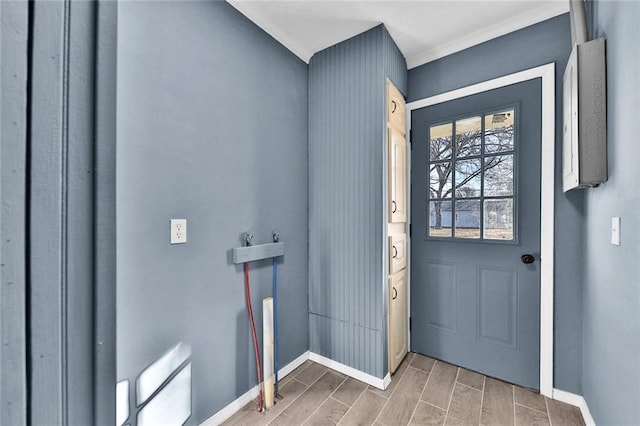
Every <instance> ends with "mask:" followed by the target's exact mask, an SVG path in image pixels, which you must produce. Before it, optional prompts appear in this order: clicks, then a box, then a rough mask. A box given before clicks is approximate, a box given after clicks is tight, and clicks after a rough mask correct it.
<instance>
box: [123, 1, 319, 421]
mask: <svg viewBox="0 0 640 426" xmlns="http://www.w3.org/2000/svg"><path fill="white" fill-rule="evenodd" d="M118 39H119V42H118V109H117V111H118V113H117V120H118V129H117V131H118V134H117V237H118V241H117V249H118V258H117V262H118V285H117V351H118V354H117V361H118V380H122V379H124V378H129V379H130V380H133V379H135V377H136V375H137V374H139V373H140V371H141V370H142V369H144V368H145V367H146V366H147V365H148V364H149V363H151V362H152V361H154V360H155V359H157V358H158V357H160V356H161V355H162V354H163V353H164V351H166V350H167V349H168V348H169V347H171V346H172V345H174V344H175V343H177V342H178V341H185V342H189V343H191V345H192V351H193V398H194V399H193V408H194V416H193V418H192V422H198V423H200V422H202V421H203V420H205V419H206V418H207V417H209V416H211V415H212V414H213V413H215V412H217V411H218V410H220V409H221V408H223V407H224V406H225V405H227V404H228V403H230V402H231V401H233V400H235V399H236V398H237V397H238V396H240V395H242V394H243V393H245V392H246V391H247V390H249V389H250V388H251V387H253V386H254V385H255V384H256V383H257V380H256V373H255V363H254V358H253V357H254V355H253V348H252V344H251V340H250V334H249V325H248V319H247V311H246V305H245V298H244V291H243V274H242V269H241V267H239V266H235V265H233V264H231V261H230V250H231V248H233V247H237V246H240V245H241V241H240V234H241V233H242V232H245V231H249V230H250V231H252V232H253V234H254V235H255V237H254V243H255V244H259V243H264V242H270V240H271V232H272V229H274V228H277V229H279V231H280V234H281V237H282V241H284V244H285V255H284V258H283V260H281V261H280V265H279V269H278V273H279V290H280V292H279V296H280V300H279V321H280V323H279V332H280V366H284V365H286V364H287V363H289V362H290V361H292V360H293V359H294V358H296V357H297V356H299V355H301V354H302V353H304V352H305V351H307V350H308V349H309V323H308V321H309V320H308V318H309V317H308V297H307V289H308V287H307V278H308V276H307V271H308V266H307V244H308V238H307V231H308V197H307V191H308V188H307V170H308V167H307V128H308V123H307V65H306V64H305V63H303V62H302V61H300V60H299V59H298V58H296V57H295V56H294V55H293V54H292V53H290V52H289V51H288V50H286V49H285V48H284V47H283V46H281V45H280V44H279V43H277V42H276V41H275V40H273V39H272V38H271V37H269V36H268V35H267V34H266V33H264V32H263V31H262V30H260V29H259V28H258V27H257V26H255V25H254V24H253V23H251V22H250V21H249V20H248V19H246V18H245V17H244V16H242V15H241V14H240V13H238V12H237V11H236V10H235V9H233V8H232V7H231V6H229V5H228V4H227V3H225V2H217V1H212V2H121V3H120V7H119V23H118ZM171 218H187V219H188V241H189V242H188V243H187V244H184V245H175V246H171V245H169V219H171ZM271 273H272V267H271V262H270V261H264V262H258V263H253V264H252V265H251V288H252V293H253V294H252V296H253V299H254V312H255V315H256V318H257V320H258V321H257V322H258V323H261V320H260V319H261V318H262V303H261V300H262V299H263V298H264V297H268V296H271ZM258 325H259V324H258ZM258 333H261V327H260V326H258ZM259 341H260V342H262V338H261V337H260V338H259Z"/></svg>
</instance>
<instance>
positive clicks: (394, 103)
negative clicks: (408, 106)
mask: <svg viewBox="0 0 640 426" xmlns="http://www.w3.org/2000/svg"><path fill="white" fill-rule="evenodd" d="M391 105H392V108H391V114H393V113H394V112H396V108H397V107H398V104H396V101H391Z"/></svg>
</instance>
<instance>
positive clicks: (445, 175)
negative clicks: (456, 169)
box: [429, 163, 451, 198]
mask: <svg viewBox="0 0 640 426" xmlns="http://www.w3.org/2000/svg"><path fill="white" fill-rule="evenodd" d="M429 167H430V172H429V198H451V163H437V164H431V165H430V166H429Z"/></svg>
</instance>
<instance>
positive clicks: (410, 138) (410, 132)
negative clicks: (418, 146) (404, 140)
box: [409, 129, 413, 150]
mask: <svg viewBox="0 0 640 426" xmlns="http://www.w3.org/2000/svg"><path fill="white" fill-rule="evenodd" d="M409 149H410V150H413V129H409Z"/></svg>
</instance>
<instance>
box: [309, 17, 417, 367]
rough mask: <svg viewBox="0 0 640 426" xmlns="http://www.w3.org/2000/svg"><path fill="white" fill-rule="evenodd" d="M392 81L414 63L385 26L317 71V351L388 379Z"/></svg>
mask: <svg viewBox="0 0 640 426" xmlns="http://www.w3.org/2000/svg"><path fill="white" fill-rule="evenodd" d="M386 77H389V78H390V79H391V80H392V81H393V82H394V83H395V84H396V85H398V87H399V89H400V90H402V91H406V63H405V61H404V58H403V57H402V55H401V54H400V52H399V51H398V50H397V47H396V46H395V44H394V43H393V40H391V37H389V35H388V33H387V31H386V29H385V28H384V27H383V26H382V25H380V26H377V27H375V28H373V29H371V30H369V31H366V32H364V33H362V34H360V35H358V36H355V37H353V38H351V39H349V40H346V41H344V42H342V43H339V44H337V45H335V46H332V47H330V48H328V49H325V50H323V51H321V52H318V53H316V54H315V55H314V56H313V57H312V58H311V62H310V64H309V309H310V314H309V324H310V349H311V351H312V352H315V353H318V354H320V355H322V356H325V357H327V358H330V359H333V360H335V361H338V362H340V363H343V364H346V365H348V366H350V367H353V368H355V369H357V370H360V371H363V372H365V373H368V374H371V375H373V376H376V377H379V378H382V377H384V375H385V374H386V373H387V348H386V320H385V308H386V306H385V302H386V300H387V299H386V297H385V295H386V279H385V278H386V276H383V275H386V273H383V272H384V267H383V265H384V258H385V257H384V256H385V255H384V253H385V250H384V247H385V246H384V244H385V238H384V234H383V231H384V226H385V223H386V218H385V216H384V212H385V208H384V204H383V198H384V197H385V195H384V176H385V174H384V164H383V161H384V158H385V152H386V148H385V147H386V120H385V112H386V104H385V93H386Z"/></svg>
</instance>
